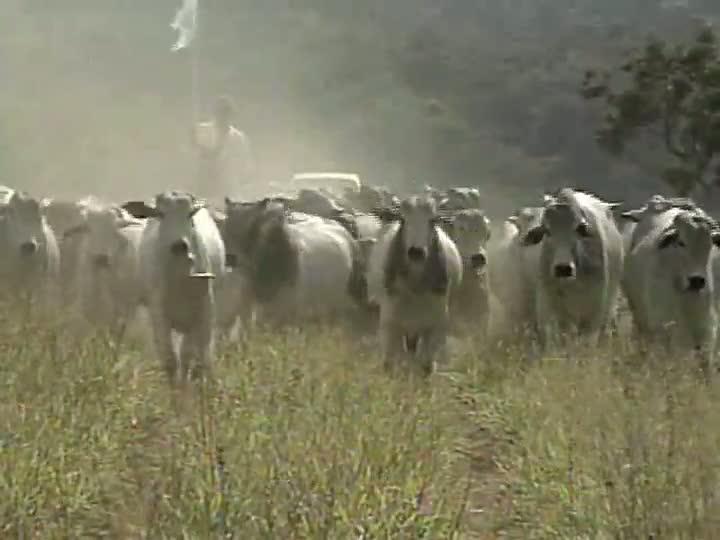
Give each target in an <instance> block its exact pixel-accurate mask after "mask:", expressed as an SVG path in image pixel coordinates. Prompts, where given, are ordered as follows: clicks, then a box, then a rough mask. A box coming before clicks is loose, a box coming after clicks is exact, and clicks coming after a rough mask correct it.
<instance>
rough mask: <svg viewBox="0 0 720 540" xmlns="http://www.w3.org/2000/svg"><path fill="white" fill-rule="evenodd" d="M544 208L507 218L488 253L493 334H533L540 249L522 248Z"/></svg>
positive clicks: (538, 222)
mask: <svg viewBox="0 0 720 540" xmlns="http://www.w3.org/2000/svg"><path fill="white" fill-rule="evenodd" d="M543 211H544V209H543V207H524V208H521V209H520V210H518V211H517V212H516V213H515V214H513V215H512V216H509V217H508V218H507V219H506V220H505V222H504V223H503V225H502V229H501V230H500V231H499V234H498V235H497V240H496V241H493V240H492V239H491V242H490V246H489V248H488V251H489V259H490V260H489V262H488V265H489V274H490V276H489V277H490V290H491V291H492V293H493V295H494V297H495V298H497V300H498V304H499V306H494V307H495V309H494V313H493V314H492V319H493V323H494V324H493V327H494V328H493V332H494V333H496V334H500V335H503V334H504V335H510V336H512V337H517V336H520V337H522V336H524V335H526V334H527V333H528V332H529V333H530V334H531V335H532V334H534V333H535V331H536V326H537V324H536V309H535V298H536V292H535V291H536V289H537V281H538V275H539V273H538V266H539V261H540V246H523V245H522V239H523V238H524V237H525V235H526V234H527V232H528V231H530V230H531V229H533V228H535V227H537V226H539V225H540V224H541V222H542V215H543Z"/></svg>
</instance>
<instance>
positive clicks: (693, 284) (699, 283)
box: [688, 276, 705, 291]
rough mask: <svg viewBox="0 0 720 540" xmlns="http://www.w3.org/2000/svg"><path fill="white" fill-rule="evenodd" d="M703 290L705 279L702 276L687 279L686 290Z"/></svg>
mask: <svg viewBox="0 0 720 540" xmlns="http://www.w3.org/2000/svg"><path fill="white" fill-rule="evenodd" d="M704 288H705V278H704V277H703V276H690V277H689V278H688V290H691V291H702V290H703V289H704Z"/></svg>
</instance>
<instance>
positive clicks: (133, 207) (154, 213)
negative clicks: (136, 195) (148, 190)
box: [121, 201, 162, 219]
mask: <svg viewBox="0 0 720 540" xmlns="http://www.w3.org/2000/svg"><path fill="white" fill-rule="evenodd" d="M121 208H122V209H124V210H126V211H127V212H128V213H129V214H130V215H132V216H133V217H136V218H138V219H147V218H157V217H162V212H160V211H159V210H158V209H157V208H155V207H154V206H149V205H148V204H147V203H146V202H145V201H128V202H126V203H125V204H123V205H122V206H121Z"/></svg>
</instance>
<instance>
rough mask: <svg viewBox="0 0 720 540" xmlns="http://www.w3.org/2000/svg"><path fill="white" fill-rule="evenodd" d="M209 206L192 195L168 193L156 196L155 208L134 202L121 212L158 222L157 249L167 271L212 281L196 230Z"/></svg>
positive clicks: (206, 255)
mask: <svg viewBox="0 0 720 540" xmlns="http://www.w3.org/2000/svg"><path fill="white" fill-rule="evenodd" d="M206 206H207V204H206V202H205V201H203V200H200V199H196V198H195V197H194V196H193V195H191V194H189V193H183V192H177V191H169V192H165V193H161V194H159V195H157V196H156V197H155V204H154V205H148V204H146V203H145V202H143V201H131V202H128V203H125V204H124V205H123V206H122V208H123V209H124V210H126V211H127V212H129V213H130V214H131V215H133V216H134V217H136V218H139V219H143V218H151V219H156V220H158V222H159V223H158V249H159V250H160V252H161V255H162V256H163V257H164V259H165V261H166V263H167V264H168V269H171V270H172V271H173V272H176V273H178V275H184V276H187V277H191V278H200V279H212V278H214V277H215V276H214V274H213V273H212V272H211V271H210V261H209V257H208V253H207V251H206V248H205V245H204V243H203V242H202V241H201V238H200V233H199V232H198V231H197V229H196V226H195V215H196V214H197V213H198V212H199V211H200V210H205V209H206Z"/></svg>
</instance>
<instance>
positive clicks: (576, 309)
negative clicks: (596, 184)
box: [522, 188, 624, 344]
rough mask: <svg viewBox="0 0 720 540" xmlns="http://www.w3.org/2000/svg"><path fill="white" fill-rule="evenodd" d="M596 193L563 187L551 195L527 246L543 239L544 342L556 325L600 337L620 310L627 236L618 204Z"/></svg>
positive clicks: (540, 297) (540, 308)
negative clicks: (622, 231)
mask: <svg viewBox="0 0 720 540" xmlns="http://www.w3.org/2000/svg"><path fill="white" fill-rule="evenodd" d="M614 206H617V205H615V204H611V203H607V202H605V201H602V200H600V199H598V198H597V197H595V196H594V195H591V194H589V193H584V192H581V191H576V190H573V189H570V188H563V189H561V190H559V191H558V193H557V195H556V196H554V197H549V198H548V199H546V204H545V207H544V208H545V210H544V212H543V218H542V223H541V224H540V225H539V226H537V227H535V228H533V229H531V230H530V231H528V233H527V234H526V235H525V237H524V238H523V240H522V242H523V245H525V246H534V245H538V244H541V247H540V260H539V267H538V272H539V273H538V278H539V279H538V286H537V290H536V309H537V321H538V324H539V325H540V338H541V343H543V344H547V343H548V341H549V339H550V338H551V337H554V332H553V330H560V331H561V332H562V333H563V334H566V333H567V331H568V330H571V329H572V330H574V331H575V332H577V333H579V334H585V335H588V336H589V337H590V338H591V339H594V340H597V338H599V337H600V336H601V335H602V334H603V333H604V332H606V331H607V330H609V328H610V327H611V325H612V323H613V321H614V317H615V314H616V308H617V300H618V293H619V288H620V280H621V276H622V270H623V257H624V252H623V243H622V237H621V236H620V232H619V230H618V227H617V225H616V224H615V219H614V217H613V212H612V208H613V207H614Z"/></svg>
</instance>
